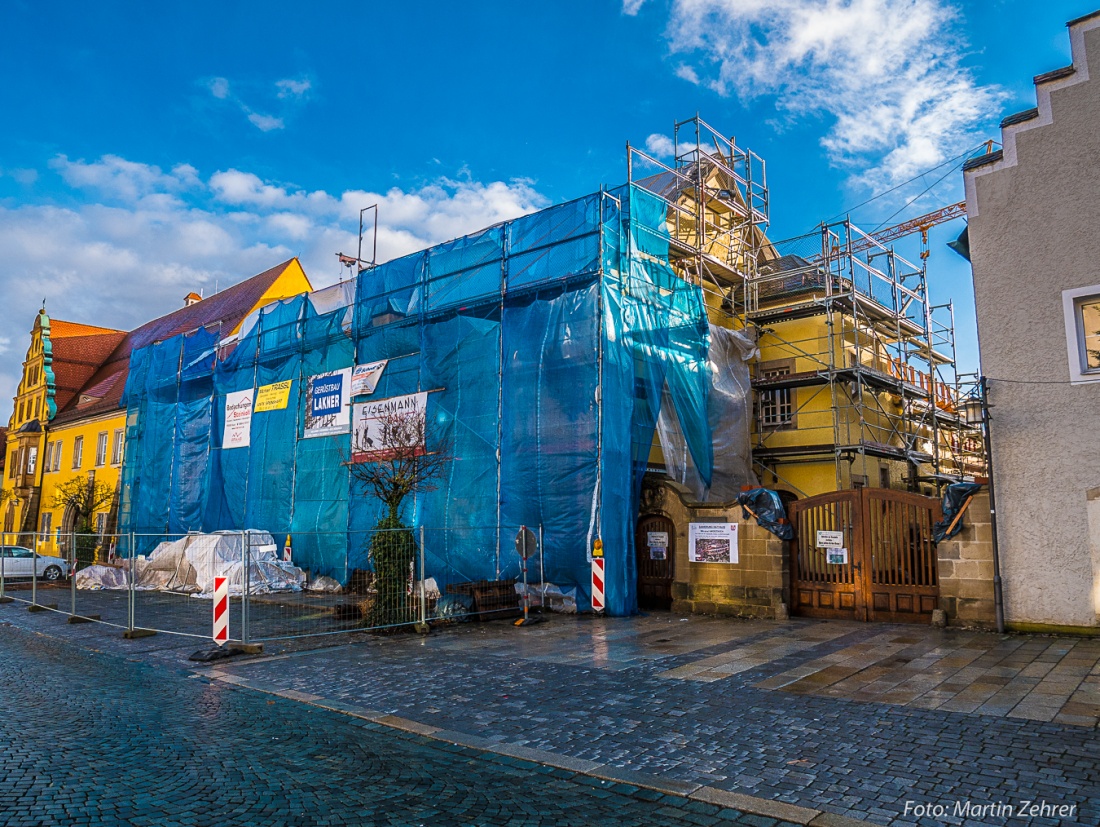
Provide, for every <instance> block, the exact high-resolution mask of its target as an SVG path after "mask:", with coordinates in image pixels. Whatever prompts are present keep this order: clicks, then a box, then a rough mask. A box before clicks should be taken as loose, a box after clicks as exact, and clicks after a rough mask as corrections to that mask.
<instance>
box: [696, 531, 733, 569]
mask: <svg viewBox="0 0 1100 827" xmlns="http://www.w3.org/2000/svg"><path fill="white" fill-rule="evenodd" d="M688 560H690V561H691V562H692V563H736V562H737V523H691V524H690V525H689V526H688Z"/></svg>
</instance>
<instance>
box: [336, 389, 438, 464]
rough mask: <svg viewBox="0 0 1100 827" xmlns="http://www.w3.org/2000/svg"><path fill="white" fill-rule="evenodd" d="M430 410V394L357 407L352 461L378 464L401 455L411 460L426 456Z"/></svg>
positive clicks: (416, 394)
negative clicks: (420, 455) (426, 431)
mask: <svg viewBox="0 0 1100 827" xmlns="http://www.w3.org/2000/svg"><path fill="white" fill-rule="evenodd" d="M427 408H428V394H427V393H426V392H424V393H410V394H408V395H406V396H391V397H389V398H388V399H374V400H371V401H370V402H358V403H356V405H355V429H354V432H353V435H352V440H351V450H352V454H351V461H352V462H376V461H378V460H381V459H386V458H388V457H392V456H394V454H395V452H397V451H400V452H401V453H402V454H404V455H406V456H410V457H412V456H417V455H418V454H423V453H424V452H425V450H426V448H425V445H424V430H425V428H424V423H425V420H424V416H425V413H426V412H427Z"/></svg>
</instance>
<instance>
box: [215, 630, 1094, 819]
mask: <svg viewBox="0 0 1100 827" xmlns="http://www.w3.org/2000/svg"><path fill="white" fill-rule="evenodd" d="M1092 646H1093V644H1092V643H1091V642H1087V641H1082V642H1077V641H1073V640H1065V639H1057V638H1038V637H1034V638H1028V637H1008V638H1001V637H998V636H996V635H988V634H978V633H972V632H955V631H951V630H947V631H939V630H934V629H930V628H926V627H907V626H883V625H866V624H846V623H820V622H818V623H811V622H792V623H789V624H785V625H783V624H774V623H767V622H749V621H733V620H708V619H703V618H691V619H681V618H676V617H673V616H668V615H665V616H658V615H654V616H651V617H648V618H635V619H619V620H614V619H608V620H586V619H581V618H577V619H567V620H555V621H552V622H550V623H546V624H543V625H540V626H535V627H529V628H525V629H515V628H513V627H510V626H505V625H503V624H485V625H482V626H473V627H470V628H466V629H461V630H453V631H448V632H444V633H439V634H433V635H432V636H430V637H429V638H426V639H422V638H413V637H402V638H397V637H395V638H391V639H387V640H371V641H369V642H363V643H357V644H355V645H350V646H346V647H341V648H336V649H329V650H326V651H324V652H317V653H302V654H297V655H289V656H286V657H282V658H270V659H266V660H260V661H256V662H253V663H239V664H234V665H231V666H228V667H225V668H223V669H220V670H219V671H220V673H221V674H224V675H225V676H226V678H227V679H229V680H235V681H242V682H245V683H246V684H247V685H249V686H253V687H256V688H261V689H265V690H267V691H275V692H290V693H294V695H295V696H296V697H299V698H301V699H303V700H318V699H328V700H330V701H333V702H336V703H339V704H344V705H346V706H347V707H348V708H354V709H360V710H364V711H365V712H366V713H367V714H374V715H397V716H401V717H403V718H407V719H412V720H414V721H418V722H421V723H423V724H425V725H427V726H429V727H437V728H439V729H441V730H445V731H457V732H461V733H466V734H468V735H470V736H474V737H476V738H480V739H483V740H484V741H486V742H488V743H506V744H511V745H517V746H520V747H524V748H529V749H537V750H544V751H548V752H551V753H554V754H558V755H567V756H571V757H574V758H577V759H581V760H587V761H592V762H598V763H602V764H605V765H610V766H613V767H621V768H624V769H627V770H630V771H635V772H642V773H646V774H649V775H652V776H657V777H661V778H666V779H675V780H679V781H681V782H686V783H687V782H690V783H697V784H707V785H710V786H712V787H716V788H720V789H725V790H731V791H736V792H739V793H745V794H749V795H753V796H758V797H763V798H767V799H773V800H779V801H783V802H789V803H791V804H797V805H801V806H806V807H815V808H818V809H821V810H825V811H831V812H834V813H839V814H844V815H848V816H851V817H858V818H865V819H868V820H872V821H876V822H879V823H882V824H916V823H921V824H940V823H950V824H967V825H970V824H998V825H1000V824H1006V823H1016V824H1022V823H1033V824H1043V825H1045V824H1051V825H1053V824H1088V825H1096V824H1098V823H1100V806H1098V805H1100V735H1098V733H1097V730H1096V729H1095V727H1091V726H1083V725H1071V724H1070V723H1068V722H1062V723H1055V722H1051V721H1042V720H1033V719H1032V718H1033V717H1034V716H1033V715H1032V714H1031V713H1032V711H1033V710H1032V709H1030V708H1029V709H1025V710H1022V711H1023V712H1026V713H1028V716H1027V717H1019V716H1017V717H1010V715H1011V714H1012V712H1013V710H1017V709H1018V708H1019V698H1018V699H1017V700H1018V702H1017V703H1015V704H1014V703H1013V702H1012V701H1011V698H1009V697H1007V696H1005V695H1001V696H1000V699H999V700H996V701H994V702H993V703H990V699H997V698H998V696H999V693H1003V692H1005V689H1006V688H1007V687H1016V688H1015V689H1013V690H1012V691H1013V692H1016V695H1020V693H1021V692H1022V693H1023V694H1022V696H1020V697H1022V698H1026V697H1027V696H1028V694H1029V693H1030V691H1032V690H1033V689H1034V688H1036V687H1038V686H1040V685H1041V684H1042V677H1040V676H1039V675H1037V674H1034V673H1037V672H1041V671H1043V670H1046V673H1047V674H1048V675H1050V674H1053V675H1055V676H1056V677H1057V676H1058V675H1061V674H1073V675H1079V673H1081V671H1082V670H1083V669H1084V668H1085V666H1086V665H1088V664H1087V663H1085V662H1084V661H1086V660H1087V658H1086V653H1091V652H1093V651H1094V649H1092V648H1091V647H1092ZM876 653H877V654H876ZM959 653H964V654H959ZM1088 657H1092V655H1091V654H1089V655H1088ZM1036 663H1038V664H1042V666H1041V668H1039V669H1034V670H1032V671H1031V672H1028V670H1031V667H1032V666H1033V664H1036ZM861 664H862V665H861ZM875 664H882V665H879V666H875ZM1059 664H1068V666H1066V667H1065V668H1064V669H1063V671H1062V672H1057V671H1056V670H1058V668H1059ZM1048 667H1049V668H1048ZM859 669H866V670H870V675H871V676H872V677H873V680H872V681H870V682H869V683H866V684H864V685H863V688H862V689H859V688H858V686H859V681H853V680H852V677H853V675H855V674H858V672H859ZM966 669H970V670H972V673H973V674H971V675H970V676H969V678H967V677H965V676H964V677H963V678H957V677H953V676H957V675H958V673H959V672H960V671H962V670H966ZM997 670H1000V672H999V673H997ZM990 671H992V672H994V673H997V674H995V675H994V677H998V679H997V680H995V681H992V682H990V681H986V680H984V679H982V676H984V675H986V674H987V673H989V672H990ZM1088 671H1090V672H1091V674H1092V675H1093V676H1095V675H1097V674H1100V672H1098V671H1097V670H1096V669H1095V663H1093V664H1092V665H1091V666H1089V670H1088ZM1024 672H1027V673H1028V674H1027V675H1026V676H1024V677H1017V676H1018V675H1019V674H1020V673H1024ZM975 675H976V676H977V677H976V678H975ZM814 676H818V677H816V678H815V677H814ZM955 680H957V681H959V683H958V684H955V683H951V687H952V688H951V689H946V690H942V694H936V689H935V687H937V686H939V685H941V684H943V683H945V682H948V683H950V682H952V681H955ZM966 680H970V681H971V682H970V683H969V685H970V686H982V687H983V688H982V690H981V692H980V693H978V695H974V694H973V693H972V694H966V689H965V687H964V688H961V689H960V688H959V687H960V686H962V684H963V683H965V682H966ZM1085 680H1086V679H1085V678H1084V677H1075V678H1068V679H1066V680H1061V679H1059V680H1058V682H1057V693H1058V695H1057V696H1056V697H1061V696H1063V695H1066V693H1067V692H1071V691H1077V690H1071V689H1070V686H1071V684H1074V683H1075V682H1076V683H1077V684H1080V683H1083V682H1084V681H1085ZM1089 680H1091V678H1090V679H1089ZM987 684H988V686H987ZM869 687H870V688H869ZM899 687H900V688H899ZM994 687H995V688H994ZM785 690H794V691H785ZM830 693H832V695H830ZM953 693H954V694H953ZM986 693H990V694H989V698H988V699H987V700H985V701H981V700H980V697H981V696H983V695H985V694H986ZM1009 694H1010V695H1011V693H1009ZM857 697H859V698H867V699H870V700H872V701H873V700H876V699H877V700H884V699H888V698H892V699H894V700H896V701H898V702H899V703H896V704H886V703H875V702H871V703H866V702H864V703H860V702H854V701H853V699H854V698H857ZM1013 697H1016V696H1013ZM1069 697H1072V694H1071V695H1069ZM922 699H923V701H922ZM903 704H906V705H903ZM934 706H939V707H945V708H939V709H936V708H931V707H934ZM965 709H969V711H963V710H965ZM948 710H951V711H948ZM1048 712H1049V708H1048V709H1047V710H1046V711H1043V713H1042V714H1043V716H1044V717H1045V716H1047V714H1048ZM956 801H958V802H959V805H958V807H959V808H960V810H959V811H958V814H956V812H957V811H956V805H955V802H956ZM1023 801H1032V802H1036V801H1037V802H1046V803H1047V804H1048V805H1055V806H1066V807H1067V808H1068V807H1073V808H1074V809H1073V812H1072V815H1071V817H1068V818H1058V817H1052V816H1051V812H1052V811H1051V810H1049V809H1047V810H1044V811H1040V812H1042V813H1044V814H1045V815H1037V816H1036V817H1025V818H1022V819H1019V818H1017V819H1015V820H1013V821H1011V822H1006V820H1005V818H1004V817H1003V813H1004V812H1005V809H1004V806H1003V805H1009V806H1012V807H1014V808H1015V809H1016V811H1017V814H1019V809H1020V805H1021V802H1023ZM906 802H910V803H911V806H910V807H909V808H908V811H907V810H906ZM968 802H969V804H968ZM917 805H921V806H932V807H940V806H942V807H944V808H945V812H944V813H943V814H942V817H940V818H929V819H925V820H924V821H921V820H920V815H921V813H922V810H921V809H919V808H918V806H917ZM968 806H969V809H968V810H967V809H966V808H967V807H968ZM979 807H985V809H984V810H979V809H977V808H979ZM998 808H999V809H998ZM1053 812H1054V814H1055V815H1057V812H1058V811H1053ZM999 814H1000V815H999Z"/></svg>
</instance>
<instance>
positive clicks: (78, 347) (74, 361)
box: [49, 318, 126, 410]
mask: <svg viewBox="0 0 1100 827" xmlns="http://www.w3.org/2000/svg"><path fill="white" fill-rule="evenodd" d="M49 322H50V334H49V339H50V352H51V354H52V359H53V361H52V362H51V364H50V369H51V370H52V371H53V376H54V397H53V398H54V404H56V405H57V409H58V410H61V409H62V408H63V407H64V406H65V405H67V404H69V402H70V401H71V400H72V399H73V397H74V396H75V395H76V392H77V391H79V390H80V389H81V388H82V387H83V386H84V383H85V382H87V381H88V380H89V379H90V378H91V377H92V375H93V374H94V373H95V372H96V371H97V370H98V369H99V366H100V365H102V364H103V362H104V360H106V359H107V358H108V357H109V356H110V355H111V354H112V353H113V352H114V350H115V348H117V347H118V346H119V344H120V343H121V342H122V341H123V339H125V338H126V331H124V330H112V329H111V328H108V327H94V326H93V325H87V324H78V323H77V322H67V321H65V320H64V319H53V318H51V319H50V320H49Z"/></svg>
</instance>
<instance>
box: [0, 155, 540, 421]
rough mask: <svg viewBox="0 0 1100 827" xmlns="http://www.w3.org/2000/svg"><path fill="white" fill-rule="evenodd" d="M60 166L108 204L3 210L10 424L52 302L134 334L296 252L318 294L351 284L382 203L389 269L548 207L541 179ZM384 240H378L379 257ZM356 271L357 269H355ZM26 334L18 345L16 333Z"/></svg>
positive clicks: (77, 316)
mask: <svg viewBox="0 0 1100 827" xmlns="http://www.w3.org/2000/svg"><path fill="white" fill-rule="evenodd" d="M49 166H50V167H51V168H52V169H53V170H54V171H55V172H56V173H57V174H58V175H59V176H60V178H61V179H62V181H64V182H65V183H66V184H68V186H69V187H70V188H71V189H72V196H73V200H80V199H81V198H83V197H86V194H87V193H93V194H94V195H95V197H96V200H97V201H100V200H102V203H85V204H82V205H80V206H70V207H62V206H57V205H55V204H48V203H38V204H25V205H23V206H11V205H10V203H9V204H8V205H7V206H5V205H0V257H2V260H3V261H4V268H3V270H0V295H3V296H4V301H3V302H2V303H0V331H4V336H3V337H0V355H3V358H2V359H0V424H3V422H6V421H7V418H8V416H9V415H10V412H11V408H10V405H11V397H12V396H13V395H14V393H15V388H16V384H17V381H18V372H19V362H20V361H21V359H22V356H23V353H24V352H25V350H26V346H27V340H26V337H25V335H24V333H25V331H29V330H30V326H31V324H32V323H33V320H34V314H35V313H36V312H37V310H38V307H39V305H40V304H41V301H42V298H43V297H46V299H47V309H48V311H49V312H50V314H51V315H54V316H56V317H57V318H61V319H67V320H71V321H77V322H85V323H90V324H97V325H103V326H107V327H117V328H120V329H129V328H133V327H136V326H138V325H140V324H141V323H143V322H145V321H148V320H149V319H151V318H154V317H156V316H158V315H161V314H163V313H167V312H170V311H172V310H175V309H176V308H177V307H180V306H182V302H183V297H184V295H186V294H187V293H189V292H190V291H192V290H195V291H199V290H205V292H206V295H210V294H211V292H212V291H213V290H214V287H215V284H218V285H220V286H221V287H223V288H224V287H225V286H227V285H229V284H233V283H236V282H238V281H240V280H242V279H244V278H247V277H248V276H251V275H253V274H255V273H259V272H261V271H263V270H265V269H267V268H268V267H271V266H272V265H274V264H277V263H278V262H280V261H284V260H286V259H288V258H290V257H291V256H293V255H300V257H301V259H302V264H303V266H304V267H305V269H306V272H307V273H308V274H309V276H310V278H311V279H312V280H313V283H314V285H316V286H324V285H326V284H328V283H331V282H333V281H335V280H336V279H337V278H339V277H340V275H342V273H341V270H340V268H339V266H338V265H337V263H336V258H335V255H334V253H336V252H337V251H342V252H345V253H354V251H355V250H356V247H357V243H358V239H357V233H358V229H359V210H360V209H361V208H363V207H366V206H369V205H370V204H374V203H377V204H379V227H378V256H379V260H380V261H386V260H388V259H391V258H394V257H397V256H401V255H404V254H406V253H410V252H414V251H416V250H419V249H422V248H424V247H426V246H429V245H431V244H433V243H437V242H440V241H445V240H448V239H450V238H454V237H456V236H459V235H463V234H465V233H469V232H473V231H475V230H478V229H480V228H482V227H485V226H487V225H489V224H493V223H496V222H499V221H503V220H506V219H509V218H515V217H516V216H519V215H522V214H525V213H528V212H532V211H534V210H536V209H539V208H541V207H543V206H546V205H547V203H548V202H547V199H546V198H545V197H544V196H542V195H541V194H540V193H539V192H538V191H537V190H536V189H535V188H534V186H533V184H532V183H531V182H530V181H525V180H514V181H510V182H504V181H493V182H480V181H474V180H469V179H461V180H454V179H448V178H440V179H438V180H437V181H435V182H434V183H431V184H429V185H427V186H424V187H421V188H418V189H409V190H403V189H400V188H396V187H395V188H391V189H389V190H387V191H386V192H369V191H365V190H348V191H344V192H339V193H328V192H325V191H323V190H312V191H310V190H304V189H301V188H298V187H294V186H290V185H286V184H282V183H278V182H269V181H264V180H263V179H261V178H260V177H258V176H256V175H254V174H252V173H249V172H245V171H241V170H235V169H229V170H222V171H218V172H215V173H213V174H212V175H209V176H207V177H205V178H204V177H203V175H202V174H201V173H200V172H199V171H198V170H196V169H195V168H194V167H191V166H189V165H186V164H180V165H177V166H175V167H173V168H172V170H171V171H170V172H164V171H163V170H162V169H161V168H159V167H157V166H154V165H149V164H141V163H137V162H133V161H129V160H127V159H124V158H121V157H119V156H115V155H108V156H104V157H102V158H100V159H98V160H96V161H91V162H87V161H82V160H81V161H73V160H70V159H69V158H67V157H66V156H64V155H62V156H58V158H56V159H54V160H53V161H51V162H50V164H49ZM371 243H372V239H371V238H370V236H368V237H367V238H366V239H365V249H369V248H370V245H371ZM344 275H346V274H344ZM13 336H14V339H13V338H12V337H13Z"/></svg>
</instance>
